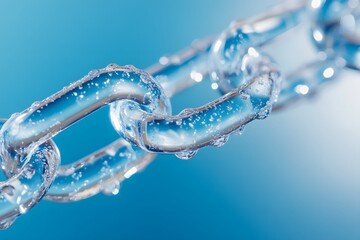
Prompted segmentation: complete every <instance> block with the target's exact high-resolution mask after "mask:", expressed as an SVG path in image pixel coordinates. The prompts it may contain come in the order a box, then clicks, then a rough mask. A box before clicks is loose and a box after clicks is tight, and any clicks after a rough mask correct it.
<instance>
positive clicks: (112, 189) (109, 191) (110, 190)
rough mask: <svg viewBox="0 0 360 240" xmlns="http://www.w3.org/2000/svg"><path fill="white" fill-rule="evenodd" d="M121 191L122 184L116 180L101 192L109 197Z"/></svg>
mask: <svg viewBox="0 0 360 240" xmlns="http://www.w3.org/2000/svg"><path fill="white" fill-rule="evenodd" d="M119 190H120V182H119V181H118V180H115V181H113V182H109V183H106V184H105V185H104V186H103V187H102V189H101V192H102V193H103V194H105V195H107V196H113V195H117V194H118V193H119Z"/></svg>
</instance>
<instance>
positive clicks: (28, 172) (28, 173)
mask: <svg viewBox="0 0 360 240" xmlns="http://www.w3.org/2000/svg"><path fill="white" fill-rule="evenodd" d="M34 174H35V170H34V169H33V166H32V164H28V165H27V167H26V169H25V170H24V172H23V176H24V177H25V178H27V179H31V178H32V177H33V176H34Z"/></svg>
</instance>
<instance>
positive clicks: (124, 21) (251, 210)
mask: <svg viewBox="0 0 360 240" xmlns="http://www.w3.org/2000/svg"><path fill="white" fill-rule="evenodd" d="M275 3H277V1H260V0H254V1H251V2H250V1H245V0H238V1H234V0H222V1H206V0H197V1H194V0H182V1H165V0H127V1H125V0H122V1H120V0H119V1H109V0H106V1H105V0H98V1H93V0H91V1H75V0H71V1H70V0H61V1H60V0H53V1H46V0H34V1H18V0H11V1H10V0H0V77H1V87H0V104H1V105H0V115H1V117H9V116H10V115H11V114H12V113H13V112H15V111H21V110H23V109H25V108H26V107H28V106H29V105H30V104H31V103H32V102H34V101H35V100H41V99H43V98H45V97H47V96H49V95H50V94H52V93H54V92H56V91H58V90H60V89H61V88H62V87H64V86H66V85H68V84H69V83H70V82H73V81H75V80H77V79H79V78H81V77H82V76H83V75H85V74H86V73H87V72H88V71H90V70H91V69H97V68H102V67H104V66H106V65H107V64H109V63H112V62H114V63H118V64H120V65H124V64H133V65H135V66H137V67H139V68H146V67H148V66H150V65H152V64H153V63H155V62H156V61H157V59H158V58H159V57H160V56H161V55H162V54H165V53H173V52H176V51H177V50H180V49H181V48H183V47H185V46H187V45H189V43H190V42H191V41H192V40H193V39H196V38H199V37H202V36H207V35H210V34H214V33H218V32H220V31H221V30H222V29H224V28H225V27H226V26H227V25H228V24H229V22H230V21H231V20H232V19H235V18H246V17H249V16H251V15H253V14H256V13H260V12H262V11H266V10H267V9H268V7H269V6H272V5H274V4H275ZM303 34H304V35H303V39H304V40H303V39H302V38H299V37H298V35H296V34H292V35H291V36H293V37H292V41H290V40H287V41H285V42H280V43H279V44H278V45H275V46H273V47H272V48H271V49H270V51H273V52H276V54H275V55H277V57H278V59H279V62H280V63H281V66H282V68H283V69H284V70H287V69H288V68H292V67H294V66H296V65H297V64H298V62H297V61H304V59H309V58H307V56H308V55H306V54H307V52H311V50H312V48H311V45H310V44H309V43H308V41H307V40H308V36H307V35H305V33H303ZM291 36H290V37H291ZM305 52H306V54H305ZM305 56H306V57H305ZM359 88H360V82H359V75H357V74H346V75H345V76H344V77H343V78H342V79H341V81H337V82H336V83H334V84H332V85H329V86H327V87H326V88H324V89H323V90H324V91H322V92H321V93H320V94H319V95H318V96H317V97H316V98H314V99H311V101H304V102H302V104H300V105H298V106H294V107H293V108H291V109H287V110H286V111H284V112H282V113H277V114H273V115H271V117H270V118H268V119H267V120H265V121H257V122H255V123H252V124H250V125H249V126H248V127H247V128H246V130H245V132H244V134H243V136H241V137H239V136H235V137H231V138H230V141H229V143H228V144H226V145H225V146H223V147H221V148H211V147H208V148H205V149H202V150H201V151H200V152H199V153H198V155H196V157H194V158H193V159H191V160H190V161H181V160H179V159H177V158H175V157H174V156H171V155H163V156H159V157H157V159H156V160H155V161H154V162H153V163H152V164H151V165H150V166H149V167H148V168H147V169H146V170H145V171H143V172H141V173H140V174H137V175H135V176H133V177H132V178H131V179H129V180H127V181H126V182H124V184H123V185H122V188H121V190H120V194H119V195H117V196H114V197H107V196H103V195H98V196H95V197H92V198H89V199H87V200H83V201H80V202H74V203H67V204H61V203H54V202H48V201H42V202H41V203H40V204H39V205H37V206H36V207H35V208H33V209H32V210H31V211H29V213H27V214H26V215H25V216H23V217H21V218H19V219H18V221H17V222H16V223H15V225H14V226H13V227H11V228H10V229H9V230H6V231H1V232H0V239H1V240H17V239H52V240H56V239H69V240H70V239H77V240H78V239H103V240H105V239H296V240H302V239H316V240H320V239H326V240H331V239H339V240H344V239H360V227H359V226H360V159H359V155H360V147H359V146H358V144H359V140H360V134H359V133H360V129H359V122H360V113H359V108H358V103H359V101H360V95H359ZM194 96H197V97H196V98H195V99H194ZM199 96H200V97H199ZM216 96H218V95H217V94H216V93H215V92H214V91H211V90H210V87H209V83H204V84H203V85H200V86H197V87H195V88H194V89H192V90H189V91H187V92H184V93H182V94H181V95H179V96H176V97H175V98H173V99H172V104H173V106H174V112H175V113H176V112H179V111H180V110H181V109H182V108H184V107H191V106H199V105H200V104H203V103H205V102H207V101H209V100H210V99H214V98H215V97H216ZM115 137H116V134H115V133H114V131H113V130H112V128H111V126H110V123H109V120H108V113H107V109H104V110H102V111H100V112H99V113H97V114H94V115H93V116H90V117H89V118H88V119H86V120H84V121H83V122H81V123H79V124H77V125H75V126H74V127H71V128H70V129H68V130H67V131H66V132H64V133H62V134H60V135H59V136H57V137H56V139H55V140H56V142H57V143H58V145H59V148H60V150H61V154H62V157H63V163H69V162H71V161H72V160H74V159H77V158H79V157H82V156H84V155H86V154H87V153H89V152H91V151H93V150H95V149H97V148H98V147H101V146H103V145H105V144H106V143H108V142H110V141H111V140H113V139H115ZM71 141H73V142H72V143H70V142H71Z"/></svg>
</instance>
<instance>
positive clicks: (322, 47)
mask: <svg viewBox="0 0 360 240" xmlns="http://www.w3.org/2000/svg"><path fill="white" fill-rule="evenodd" d="M359 13H360V6H359V2H358V1H357V0H332V1H330V0H313V1H311V2H309V3H307V2H305V1H296V2H287V3H285V4H282V5H280V6H278V7H276V8H274V9H272V10H270V11H269V12H268V13H266V14H264V15H260V16H259V17H255V18H252V19H249V20H247V21H244V20H236V21H234V22H233V23H231V24H230V26H229V27H228V28H227V29H226V30H225V31H224V32H223V33H221V34H220V35H219V36H218V37H217V38H208V39H203V40H200V41H197V42H195V43H194V44H193V45H192V46H191V47H190V48H188V49H185V50H183V51H182V52H180V53H178V54H176V55H173V56H165V57H162V58H161V59H160V61H159V64H157V65H154V66H152V67H150V68H148V69H147V70H146V71H142V70H139V69H137V68H135V67H133V66H118V65H116V64H110V65H109V66H107V67H106V68H104V69H100V70H94V71H91V72H90V73H89V74H88V75H86V76H85V77H84V78H82V79H81V80H79V81H77V82H75V83H73V84H71V85H70V86H69V87H66V88H64V89H62V90H61V91H59V92H58V93H56V94H54V95H52V96H50V97H48V98H47V99H45V100H43V101H40V102H36V103H33V104H32V105H31V106H30V107H29V108H28V109H26V110H24V111H23V112H21V113H16V114H13V115H12V116H11V117H10V119H8V120H1V121H0V125H1V131H0V136H1V137H0V141H1V142H0V164H1V168H2V170H3V172H4V173H5V175H6V176H7V177H8V180H7V181H5V182H2V183H0V228H2V229H5V228H7V227H9V226H10V225H11V224H12V223H13V222H14V221H15V219H16V218H17V217H18V216H20V215H22V214H24V213H26V212H27V211H28V210H29V209H30V208H31V207H33V206H34V205H36V203H37V202H39V201H40V200H41V199H42V197H45V199H47V200H52V201H59V202H68V201H76V200H80V199H84V198H87V197H90V196H93V195H95V194H97V193H99V192H103V193H105V194H109V195H113V194H117V193H118V192H119V186H120V184H121V182H122V181H123V180H124V179H126V178H129V177H131V175H133V174H135V173H136V172H138V171H139V170H141V169H143V168H144V167H146V166H147V165H148V164H149V163H150V162H151V161H152V160H153V159H154V157H155V156H156V154H175V155H176V156H178V157H179V158H181V159H189V158H191V157H193V156H194V155H195V154H196V152H197V151H198V150H199V149H200V148H202V147H205V146H216V147H219V146H222V145H223V144H225V143H226V141H227V139H228V137H229V135H231V134H233V133H241V131H242V130H243V129H244V127H245V125H246V124H248V123H250V122H251V121H253V120H256V119H264V118H266V117H267V116H268V115H269V114H270V112H271V110H272V109H274V110H280V109H283V108H284V107H288V106H290V105H291V103H293V102H294V101H295V100H298V99H301V98H302V97H304V96H308V95H310V93H313V92H315V91H316V90H317V89H318V88H319V87H320V86H322V85H323V83H326V82H330V81H333V80H334V79H335V78H336V76H337V75H338V73H339V72H340V71H342V70H343V69H345V68H352V69H355V70H359V68H360V58H359V57H358V56H360V55H359V49H360V35H359V30H358V28H359V26H360V25H359V24H358V18H359ZM306 22H308V23H310V25H311V27H310V28H309V35H310V36H311V38H312V40H313V42H314V44H315V46H316V47H317V49H318V58H317V59H313V60H312V61H309V63H308V64H305V65H304V66H300V67H299V68H298V70H297V71H294V72H293V73H290V74H288V75H287V76H282V74H281V73H280V71H279V69H278V67H277V65H276V63H275V61H274V60H273V59H272V58H271V57H270V56H268V55H267V54H266V53H265V52H264V49H265V48H266V46H267V45H268V44H269V43H271V42H272V41H273V39H275V38H277V37H278V36H280V35H284V34H286V33H287V32H288V31H289V30H290V29H293V28H296V27H297V26H298V25H301V24H304V23H306ZM205 79H211V80H212V84H211V86H212V88H213V89H218V90H219V92H220V93H221V97H220V98H218V99H216V100H214V101H212V102H210V103H208V104H206V105H204V106H200V107H198V108H191V109H184V110H183V111H182V112H181V113H180V114H178V115H172V114H171V104H170V97H172V96H174V95H175V94H177V93H178V92H180V91H182V90H185V89H187V88H189V87H191V86H192V85H194V84H196V83H199V82H201V81H203V80H205ZM106 105H110V119H111V123H112V125H113V127H114V129H115V130H116V131H117V132H118V133H119V135H120V138H119V139H118V140H116V141H114V142H113V143H110V144H109V145H107V146H105V147H104V148H102V149H100V150H98V151H96V152H94V153H91V154H89V155H88V156H86V157H84V158H82V159H80V160H77V161H74V162H73V163H72V164H70V165H66V166H60V155H59V151H58V149H57V147H56V145H55V143H54V142H53V141H52V138H53V137H54V136H55V135H56V134H58V133H60V132H61V131H63V130H65V129H66V128H67V127H69V126H70V125H72V124H73V123H75V122H77V121H79V120H81V119H82V118H84V117H86V116H88V115H89V114H90V113H92V112H94V111H96V110H97V109H99V108H101V107H104V106H106Z"/></svg>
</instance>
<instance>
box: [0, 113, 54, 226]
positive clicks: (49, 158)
mask: <svg viewBox="0 0 360 240" xmlns="http://www.w3.org/2000/svg"><path fill="white" fill-rule="evenodd" d="M4 123H5V120H0V126H3V124H4ZM1 160H2V159H1ZM59 163H60V154H59V150H58V149H57V146H56V145H55V143H54V142H53V141H51V140H48V141H46V142H44V143H42V144H40V145H39V146H38V147H37V148H35V149H34V150H33V151H31V152H30V153H29V154H28V155H27V156H26V158H25V159H24V165H23V167H22V168H21V169H18V170H17V171H16V172H14V173H13V174H12V175H9V176H8V177H9V179H8V180H7V181H5V182H0V229H5V228H8V227H9V226H11V225H12V224H13V222H14V221H15V220H16V218H17V217H18V216H20V215H22V214H25V213H26V212H27V211H28V210H29V209H30V208H32V207H33V206H34V205H35V204H37V203H38V202H39V201H40V200H41V199H42V197H43V196H44V194H45V193H46V191H47V190H48V188H49V187H50V186H51V184H52V183H53V181H54V179H55V177H56V170H57V168H58V165H59ZM3 170H6V169H3Z"/></svg>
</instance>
